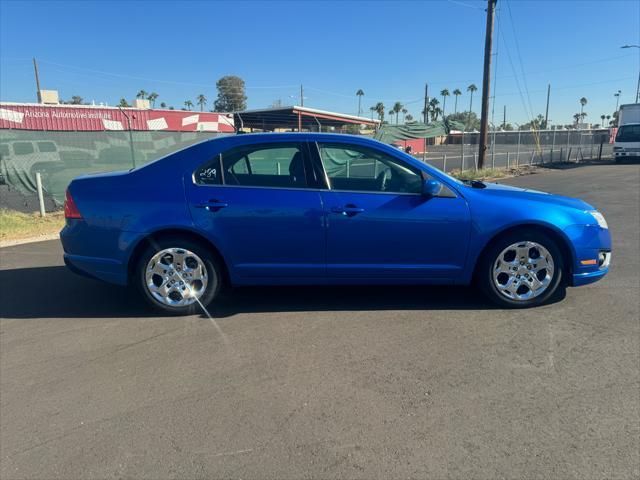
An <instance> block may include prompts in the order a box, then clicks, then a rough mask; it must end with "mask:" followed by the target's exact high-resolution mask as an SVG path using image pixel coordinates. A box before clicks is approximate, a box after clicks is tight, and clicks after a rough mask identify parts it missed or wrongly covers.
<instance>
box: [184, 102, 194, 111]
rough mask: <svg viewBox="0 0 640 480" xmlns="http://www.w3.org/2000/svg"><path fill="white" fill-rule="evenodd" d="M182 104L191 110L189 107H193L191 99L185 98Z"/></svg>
mask: <svg viewBox="0 0 640 480" xmlns="http://www.w3.org/2000/svg"><path fill="white" fill-rule="evenodd" d="M184 106H185V107H187V110H189V111H191V107H193V102H192V101H191V100H186V101H185V102H184Z"/></svg>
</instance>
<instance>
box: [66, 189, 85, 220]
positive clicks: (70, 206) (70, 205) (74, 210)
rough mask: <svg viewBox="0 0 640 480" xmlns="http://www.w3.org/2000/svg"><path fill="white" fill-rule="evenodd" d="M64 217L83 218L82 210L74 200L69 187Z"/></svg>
mask: <svg viewBox="0 0 640 480" xmlns="http://www.w3.org/2000/svg"><path fill="white" fill-rule="evenodd" d="M64 218H82V215H81V214H80V210H78V207H76V202H74V201H73V197H72V196H71V193H69V189H68V188H67V195H66V198H65V200H64Z"/></svg>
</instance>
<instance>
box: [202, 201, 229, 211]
mask: <svg viewBox="0 0 640 480" xmlns="http://www.w3.org/2000/svg"><path fill="white" fill-rule="evenodd" d="M228 206H229V204H228V203H227V202H222V201H220V200H209V201H208V202H205V203H200V204H198V205H196V207H198V208H206V209H207V210H209V211H210V212H217V211H218V210H220V209H221V208H226V207H228Z"/></svg>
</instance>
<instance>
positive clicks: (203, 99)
mask: <svg viewBox="0 0 640 480" xmlns="http://www.w3.org/2000/svg"><path fill="white" fill-rule="evenodd" d="M196 103H197V104H198V105H200V111H201V112H202V111H203V110H204V106H205V105H206V104H207V97H205V96H204V95H203V94H202V93H201V94H200V95H198V96H197V97H196Z"/></svg>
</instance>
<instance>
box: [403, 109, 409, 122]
mask: <svg viewBox="0 0 640 480" xmlns="http://www.w3.org/2000/svg"><path fill="white" fill-rule="evenodd" d="M407 113H409V110H407V109H406V108H403V109H402V123H405V120H406V119H407Z"/></svg>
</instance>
